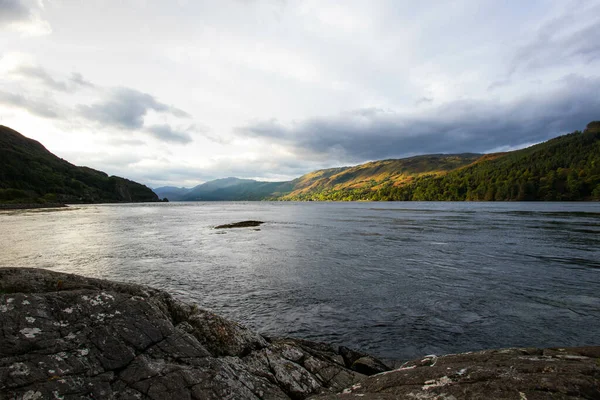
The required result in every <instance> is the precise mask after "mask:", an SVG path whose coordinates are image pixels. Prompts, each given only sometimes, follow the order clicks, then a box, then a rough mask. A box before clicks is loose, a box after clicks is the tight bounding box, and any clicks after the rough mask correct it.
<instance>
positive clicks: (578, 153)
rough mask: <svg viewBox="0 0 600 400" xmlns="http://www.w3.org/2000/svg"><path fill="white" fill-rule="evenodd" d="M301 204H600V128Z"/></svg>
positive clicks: (313, 195) (313, 196)
mask: <svg viewBox="0 0 600 400" xmlns="http://www.w3.org/2000/svg"><path fill="white" fill-rule="evenodd" d="M285 198H289V199H296V200H304V199H310V200H396V201H411V200H412V201H446V200H448V201H464V200H476V201H493V200H496V201H531V200H537V201H569V200H600V122H592V123H590V124H588V126H587V128H586V129H585V130H584V132H580V131H576V132H573V133H571V134H568V135H564V136H559V137H557V138H554V139H551V140H549V141H547V142H544V143H540V144H537V145H534V146H531V147H528V148H526V149H522V150H517V151H512V152H507V153H497V154H487V155H484V156H482V157H480V158H479V159H477V160H475V161H474V162H472V163H470V164H469V165H466V166H457V168H455V169H452V170H449V171H447V172H433V171H432V172H431V173H421V174H419V175H418V176H414V177H412V178H411V179H405V180H402V181H398V180H395V181H392V182H384V183H383V184H382V185H379V186H378V187H376V188H375V190H373V187H368V186H367V185H364V184H363V185H360V186H358V187H354V188H351V187H350V188H342V190H337V191H336V190H332V189H314V188H313V189H311V190H309V191H308V192H306V193H301V194H299V195H295V196H294V195H291V194H290V195H288V196H286V197H285Z"/></svg>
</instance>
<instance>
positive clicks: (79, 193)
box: [0, 125, 158, 203]
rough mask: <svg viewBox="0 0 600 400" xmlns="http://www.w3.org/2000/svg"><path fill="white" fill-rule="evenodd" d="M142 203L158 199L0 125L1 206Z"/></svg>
mask: <svg viewBox="0 0 600 400" xmlns="http://www.w3.org/2000/svg"><path fill="white" fill-rule="evenodd" d="M141 201H158V196H157V195H156V194H155V193H154V192H153V191H152V190H151V189H150V188H148V187H146V186H144V185H141V184H139V183H136V182H133V181H130V180H128V179H125V178H120V177H118V176H108V175H107V174H105V173H104V172H102V171H96V170H94V169H91V168H87V167H77V166H75V165H73V164H70V163H69V162H67V161H65V160H63V159H61V158H59V157H57V156H55V155H54V154H52V153H51V152H49V151H48V150H47V149H46V148H45V147H44V146H42V145H41V144H40V143H39V142H37V141H35V140H32V139H29V138H27V137H25V136H23V135H21V134H20V133H18V132H17V131H15V130H12V129H10V128H8V127H6V126H3V125H0V203H47V202H51V203H57V202H58V203H116V202H141Z"/></svg>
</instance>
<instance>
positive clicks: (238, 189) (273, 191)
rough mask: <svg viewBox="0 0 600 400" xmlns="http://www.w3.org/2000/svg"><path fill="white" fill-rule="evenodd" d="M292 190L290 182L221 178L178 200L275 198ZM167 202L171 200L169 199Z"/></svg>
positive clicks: (195, 189) (193, 190)
mask: <svg viewBox="0 0 600 400" xmlns="http://www.w3.org/2000/svg"><path fill="white" fill-rule="evenodd" d="M291 189H292V185H291V184H290V182H260V181H255V180H253V179H239V178H223V179H216V180H214V181H209V182H206V183H203V184H201V185H198V186H196V187H194V188H192V189H191V190H189V192H187V193H186V194H184V195H183V196H181V197H180V198H179V200H183V201H239V200H264V199H267V198H277V197H279V196H281V195H283V194H285V193H287V192H289V191H290V190H291ZM169 200H171V199H170V198H169Z"/></svg>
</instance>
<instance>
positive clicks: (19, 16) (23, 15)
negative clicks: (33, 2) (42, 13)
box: [0, 0, 31, 27]
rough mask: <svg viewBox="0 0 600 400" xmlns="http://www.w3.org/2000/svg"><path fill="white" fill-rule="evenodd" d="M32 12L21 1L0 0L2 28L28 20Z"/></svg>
mask: <svg viewBox="0 0 600 400" xmlns="http://www.w3.org/2000/svg"><path fill="white" fill-rule="evenodd" d="M30 17H31V11H30V10H29V7H28V6H27V5H25V4H24V2H22V1H19V0H0V27H2V26H4V25H8V24H10V23H13V22H17V21H23V20H28V19H29V18H30Z"/></svg>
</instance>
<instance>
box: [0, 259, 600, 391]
mask: <svg viewBox="0 0 600 400" xmlns="http://www.w3.org/2000/svg"><path fill="white" fill-rule="evenodd" d="M0 327H1V328H0V329H1V330H2V335H0V399H13V398H14V399H28V400H31V399H51V398H55V399H82V398H85V399H92V398H93V399H305V398H315V399H334V398H336V399H337V398H363V399H396V398H399V399H402V398H406V399H462V398H471V399H480V398H498V399H519V400H521V399H529V400H533V399H546V398H557V399H600V347H586V348H570V349H545V350H540V349H508V350H491V351H483V352H477V353H467V354H459V355H447V356H440V357H436V356H427V357H424V358H422V359H419V360H415V361H410V362H407V363H404V364H403V365H401V366H399V368H397V369H395V370H393V371H390V370H389V368H388V367H387V366H386V365H385V364H384V363H382V362H381V361H379V360H377V359H375V358H373V357H371V356H369V355H366V354H363V353H360V352H356V351H352V350H350V349H347V348H345V347H338V346H332V345H328V344H323V343H314V342H310V341H305V340H300V339H285V338H266V337H264V336H261V335H259V334H257V333H255V332H252V331H250V330H248V329H246V328H245V327H243V326H240V325H239V324H236V323H235V322H231V321H228V320H225V319H223V318H221V317H219V316H217V315H215V314H213V313H210V312H208V311H205V310H202V309H199V308H198V307H197V306H195V305H190V304H185V303H182V302H180V301H178V300H176V299H174V298H173V297H172V296H171V295H169V294H168V293H165V292H163V291H160V290H156V289H153V288H149V287H144V286H139V285H133V284H125V283H117V282H111V281H106V280H98V279H91V278H85V277H81V276H77V275H69V274H62V273H57V272H52V271H47V270H40V269H24V268H0Z"/></svg>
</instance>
